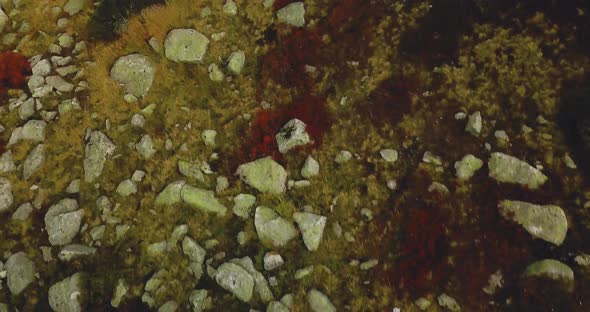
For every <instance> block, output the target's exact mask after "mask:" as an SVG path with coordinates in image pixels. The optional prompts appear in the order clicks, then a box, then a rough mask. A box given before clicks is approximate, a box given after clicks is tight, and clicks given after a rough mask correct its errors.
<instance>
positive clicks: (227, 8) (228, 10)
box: [223, 0, 238, 15]
mask: <svg viewBox="0 0 590 312" xmlns="http://www.w3.org/2000/svg"><path fill="white" fill-rule="evenodd" d="M223 13H225V14H229V15H236V14H238V5H237V4H236V3H235V2H234V1H233V0H226V1H225V4H224V5H223Z"/></svg>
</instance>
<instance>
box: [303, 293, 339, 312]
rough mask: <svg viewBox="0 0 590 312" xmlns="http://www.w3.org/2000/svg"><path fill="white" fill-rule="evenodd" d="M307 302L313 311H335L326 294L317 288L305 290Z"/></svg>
mask: <svg viewBox="0 0 590 312" xmlns="http://www.w3.org/2000/svg"><path fill="white" fill-rule="evenodd" d="M306 298H307V303H308V304H309V307H310V308H311V310H312V311H313V312H336V307H335V306H334V305H333V304H332V302H331V301H330V299H329V298H328V296H326V295H325V294H324V293H322V292H321V291H319V290H317V289H312V290H310V291H308V292H307V297H306Z"/></svg>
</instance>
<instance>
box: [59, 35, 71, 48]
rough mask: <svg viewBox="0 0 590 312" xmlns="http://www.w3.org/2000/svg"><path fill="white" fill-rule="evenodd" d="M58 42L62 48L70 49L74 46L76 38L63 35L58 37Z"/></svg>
mask: <svg viewBox="0 0 590 312" xmlns="http://www.w3.org/2000/svg"><path fill="white" fill-rule="evenodd" d="M57 42H58V44H59V45H60V46H61V47H62V48H70V47H72V45H74V38H73V37H72V36H71V35H70V34H61V35H60V36H59V37H57Z"/></svg>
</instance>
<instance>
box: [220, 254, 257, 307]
mask: <svg viewBox="0 0 590 312" xmlns="http://www.w3.org/2000/svg"><path fill="white" fill-rule="evenodd" d="M215 281H217V284H219V286H221V287H223V288H224V289H225V290H227V291H229V292H231V293H232V294H234V295H235V296H236V297H237V298H238V299H240V300H242V301H244V302H249V301H250V300H251V299H252V295H253V293H254V278H252V276H251V275H250V273H248V271H246V270H245V269H244V268H242V267H241V266H239V265H237V264H234V263H229V262H228V263H224V264H222V265H220V266H219V268H217V272H216V274H215Z"/></svg>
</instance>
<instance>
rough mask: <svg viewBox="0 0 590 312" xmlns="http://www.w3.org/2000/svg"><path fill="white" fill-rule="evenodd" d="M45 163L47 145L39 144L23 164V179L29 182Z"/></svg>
mask: <svg viewBox="0 0 590 312" xmlns="http://www.w3.org/2000/svg"><path fill="white" fill-rule="evenodd" d="M44 162H45V145H44V144H39V145H37V146H35V148H33V149H32V150H31V151H30V152H29V155H27V158H25V161H24V162H23V177H24V179H25V180H28V179H29V178H30V177H31V176H32V175H33V174H34V173H35V172H37V170H39V169H40V168H41V166H42V165H43V163H44Z"/></svg>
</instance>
